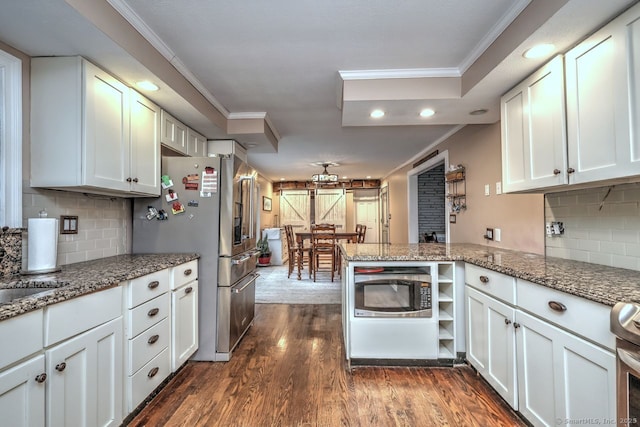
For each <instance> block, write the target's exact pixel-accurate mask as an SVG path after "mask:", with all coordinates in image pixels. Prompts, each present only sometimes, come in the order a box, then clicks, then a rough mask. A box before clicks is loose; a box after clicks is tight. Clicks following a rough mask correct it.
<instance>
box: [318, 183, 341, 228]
mask: <svg viewBox="0 0 640 427" xmlns="http://www.w3.org/2000/svg"><path fill="white" fill-rule="evenodd" d="M346 200H347V197H346V192H345V190H344V189H343V188H331V189H324V188H319V189H317V190H316V215H315V223H316V224H335V226H336V231H346V226H347V202H346Z"/></svg>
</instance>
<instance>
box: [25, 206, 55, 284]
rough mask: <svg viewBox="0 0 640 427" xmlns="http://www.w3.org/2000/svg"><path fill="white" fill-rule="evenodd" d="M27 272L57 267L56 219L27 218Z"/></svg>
mask: <svg viewBox="0 0 640 427" xmlns="http://www.w3.org/2000/svg"><path fill="white" fill-rule="evenodd" d="M27 232H28V236H29V237H28V238H27V272H28V273H46V272H50V271H56V270H57V269H58V267H57V264H58V220H57V219H55V218H29V223H28V226H27Z"/></svg>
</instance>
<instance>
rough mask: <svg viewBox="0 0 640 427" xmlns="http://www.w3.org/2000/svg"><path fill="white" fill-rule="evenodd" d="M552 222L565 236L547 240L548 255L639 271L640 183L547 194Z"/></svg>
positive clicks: (546, 211) (548, 212) (546, 220)
mask: <svg viewBox="0 0 640 427" xmlns="http://www.w3.org/2000/svg"><path fill="white" fill-rule="evenodd" d="M610 189H611V191H610V192H609V190H610ZM607 192H608V193H609V194H608V195H607ZM549 221H562V222H563V223H564V227H565V234H564V235H563V236H560V237H549V236H547V237H546V241H545V245H546V253H547V255H549V256H557V257H560V258H567V259H574V260H578V261H586V262H592V263H597V264H604V265H610V266H616V267H621V268H631V269H634V270H640V183H631V184H621V185H616V186H613V187H610V186H607V187H601V188H595V189H594V188H592V189H584V190H573V191H567V192H562V193H554V194H548V195H546V196H545V222H549Z"/></svg>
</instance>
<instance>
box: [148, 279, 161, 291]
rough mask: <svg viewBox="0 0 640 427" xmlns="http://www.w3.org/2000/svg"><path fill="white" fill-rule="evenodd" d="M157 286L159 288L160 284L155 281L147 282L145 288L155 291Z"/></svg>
mask: <svg viewBox="0 0 640 427" xmlns="http://www.w3.org/2000/svg"><path fill="white" fill-rule="evenodd" d="M158 286H160V282H158V281H157V280H154V281H153V282H149V284H148V285H147V288H149V289H155V288H157V287H158Z"/></svg>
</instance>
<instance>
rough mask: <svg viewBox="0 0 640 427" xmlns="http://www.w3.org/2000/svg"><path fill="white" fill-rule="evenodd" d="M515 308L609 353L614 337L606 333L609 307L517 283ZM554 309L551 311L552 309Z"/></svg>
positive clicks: (539, 287)
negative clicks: (605, 349)
mask: <svg viewBox="0 0 640 427" xmlns="http://www.w3.org/2000/svg"><path fill="white" fill-rule="evenodd" d="M517 290H518V306H519V307H521V308H522V309H523V310H526V311H528V312H530V313H531V314H533V315H536V316H538V317H541V318H543V319H545V320H547V321H549V322H551V323H554V324H556V325H558V326H559V327H561V328H564V329H566V330H568V331H570V332H572V333H574V334H577V335H580V336H582V337H584V338H586V339H588V340H591V341H593V342H595V343H596V344H600V345H603V346H605V347H607V348H609V349H611V350H613V349H614V348H615V337H614V335H613V334H612V333H611V332H610V331H609V322H610V319H609V316H610V312H611V307H609V306H606V305H604V304H600V303H597V302H594V301H590V300H587V299H584V298H580V297H577V296H575V295H570V294H567V293H564V292H560V291H557V290H555V289H550V288H547V287H545V286H542V285H538V284H535V283H531V282H527V281H526V280H520V279H518V284H517ZM552 307H554V308H555V309H554V308H552Z"/></svg>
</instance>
